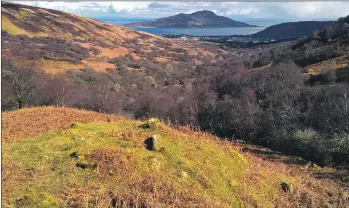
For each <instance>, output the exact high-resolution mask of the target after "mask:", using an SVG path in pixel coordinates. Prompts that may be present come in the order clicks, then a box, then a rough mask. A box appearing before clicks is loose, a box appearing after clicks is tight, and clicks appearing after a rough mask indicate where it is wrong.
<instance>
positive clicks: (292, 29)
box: [250, 21, 333, 39]
mask: <svg viewBox="0 0 349 208" xmlns="http://www.w3.org/2000/svg"><path fill="white" fill-rule="evenodd" d="M330 23H333V21H301V22H286V23H281V24H277V25H273V26H270V27H267V28H265V29H264V30H262V31H260V32H257V33H255V34H252V35H250V37H253V38H263V39H291V38H299V37H302V36H306V35H310V34H311V33H312V32H313V31H314V30H317V29H319V28H321V27H322V26H324V25H327V24H330Z"/></svg>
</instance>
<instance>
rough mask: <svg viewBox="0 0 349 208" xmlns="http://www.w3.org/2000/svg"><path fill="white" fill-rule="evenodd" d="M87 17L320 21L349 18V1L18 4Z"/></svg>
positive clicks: (40, 2) (38, 2)
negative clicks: (205, 15) (198, 14)
mask: <svg viewBox="0 0 349 208" xmlns="http://www.w3.org/2000/svg"><path fill="white" fill-rule="evenodd" d="M17 3H21V4H27V5H32V6H38V7H44V8H50V9H57V10H61V11H65V12H72V13H76V14H79V15H83V16H87V17H115V18H159V17H166V16H171V15H175V14H178V13H181V12H183V13H192V12H195V11H199V10H211V11H214V12H215V13H216V14H218V15H223V16H227V17H230V18H232V19H250V18H261V19H282V20H318V19H337V18H338V17H342V16H347V15H349V2H345V1H343V2H145V1H142V2H132V1H128V2H121V1H114V2H113V1H109V2H108V1H103V2H98V1H94V2H57V1H54V2H43V1H30V2H29V1H27V2H25V1H23V2H17Z"/></svg>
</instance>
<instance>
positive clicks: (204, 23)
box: [125, 10, 257, 28]
mask: <svg viewBox="0 0 349 208" xmlns="http://www.w3.org/2000/svg"><path fill="white" fill-rule="evenodd" d="M125 26H126V27H132V28H145V27H162V28H225V27H257V26H256V25H249V24H247V23H244V22H238V21H235V20H232V19H230V18H228V17H224V16H218V15H216V14H215V13H214V12H212V11H208V10H203V11H197V12H194V13H192V14H184V13H180V14H177V15H174V16H170V17H164V18H159V19H155V20H153V21H147V22H134V23H129V24H126V25H125Z"/></svg>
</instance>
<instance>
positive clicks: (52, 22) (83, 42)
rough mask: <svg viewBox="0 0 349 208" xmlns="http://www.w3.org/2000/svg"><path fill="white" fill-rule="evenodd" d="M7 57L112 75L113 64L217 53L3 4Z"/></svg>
mask: <svg viewBox="0 0 349 208" xmlns="http://www.w3.org/2000/svg"><path fill="white" fill-rule="evenodd" d="M1 10H2V28H1V30H2V48H1V50H2V54H3V55H2V56H3V57H16V58H18V59H25V60H29V61H31V62H35V63H36V64H37V65H39V66H40V67H41V68H43V69H44V70H45V71H46V72H49V73H53V74H56V73H60V72H65V71H67V70H70V69H73V70H79V69H80V70H83V69H87V68H92V69H94V70H95V71H101V72H106V69H113V68H115V64H113V63H112V60H113V59H115V58H119V57H123V56H127V57H131V58H132V59H134V60H142V59H146V60H148V61H153V62H154V63H160V62H161V63H162V62H169V61H177V62H181V61H180V60H181V59H184V58H186V59H194V55H191V54H203V56H206V55H205V54H211V55H210V56H213V55H214V54H215V53H217V47H214V48H212V47H211V48H210V47H207V46H204V45H202V44H200V43H197V42H190V41H186V42H183V41H178V40H177V41H176V40H170V39H167V38H163V37H160V36H155V35H152V34H149V33H145V32H141V31H136V30H132V29H129V28H126V27H121V26H116V25H112V24H108V23H104V22H100V21H97V20H94V19H90V18H85V17H81V16H78V15H75V14H71V13H65V12H61V11H56V10H50V9H43V8H38V7H31V6H25V5H19V4H14V3H5V2H2V4H1Z"/></svg>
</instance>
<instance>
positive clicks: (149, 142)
mask: <svg viewBox="0 0 349 208" xmlns="http://www.w3.org/2000/svg"><path fill="white" fill-rule="evenodd" d="M158 142H159V141H158V137H157V135H152V136H151V137H149V138H148V139H146V140H144V145H145V148H146V149H147V150H150V151H156V150H158V148H157V147H158Z"/></svg>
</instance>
